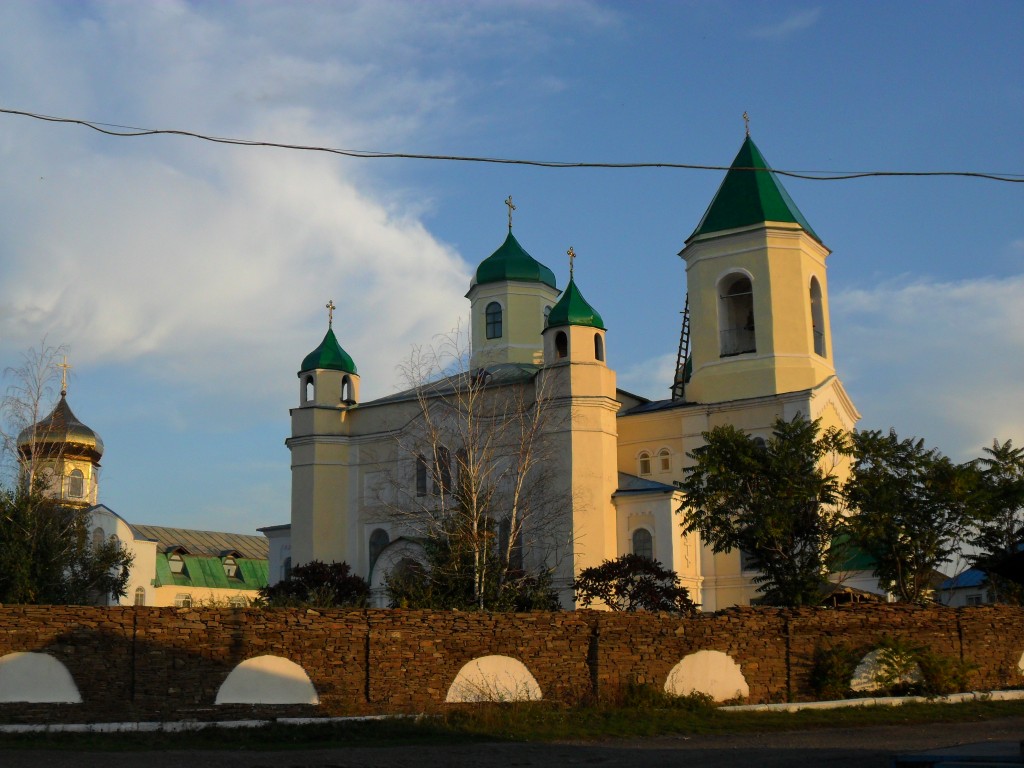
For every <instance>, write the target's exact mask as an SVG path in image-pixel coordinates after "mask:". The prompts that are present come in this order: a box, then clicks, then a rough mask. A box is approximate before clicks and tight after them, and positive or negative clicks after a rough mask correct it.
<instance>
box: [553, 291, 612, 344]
mask: <svg viewBox="0 0 1024 768" xmlns="http://www.w3.org/2000/svg"><path fill="white" fill-rule="evenodd" d="M559 325H589V326H591V327H592V328H600V329H601V330H602V331H603V330H605V327H604V320H602V319H601V315H599V314H598V313H597V310H596V309H594V308H593V307H592V306H590V304H588V303H587V300H586V299H584V298H583V294H582V293H580V289H579V288H577V287H576V282H575V281H574V280H573V279H572V278H569V285H568V286H566V288H565V292H564V293H562V298H560V299H559V300H558V303H557V304H555V306H553V307H552V308H551V313H550V314H549V315H548V328H554V327H556V326H559Z"/></svg>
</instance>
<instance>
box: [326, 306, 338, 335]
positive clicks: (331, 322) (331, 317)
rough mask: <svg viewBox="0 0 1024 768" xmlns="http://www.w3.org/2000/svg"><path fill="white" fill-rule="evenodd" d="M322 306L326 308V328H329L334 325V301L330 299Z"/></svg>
mask: <svg viewBox="0 0 1024 768" xmlns="http://www.w3.org/2000/svg"><path fill="white" fill-rule="evenodd" d="M324 306H325V307H327V327H328V328H330V327H331V326H333V325H334V310H336V309H337V307H336V306H334V299H330V300H329V301H328V302H327V303H326V304H324Z"/></svg>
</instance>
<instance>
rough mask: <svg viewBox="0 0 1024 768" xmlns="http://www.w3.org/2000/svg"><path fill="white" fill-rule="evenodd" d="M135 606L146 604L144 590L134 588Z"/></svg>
mask: <svg viewBox="0 0 1024 768" xmlns="http://www.w3.org/2000/svg"><path fill="white" fill-rule="evenodd" d="M135 604H136V605H145V604H146V588H145V587H136V588H135Z"/></svg>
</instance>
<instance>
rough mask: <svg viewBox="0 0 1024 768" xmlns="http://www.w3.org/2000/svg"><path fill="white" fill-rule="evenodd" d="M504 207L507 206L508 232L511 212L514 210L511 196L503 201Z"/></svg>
mask: <svg viewBox="0 0 1024 768" xmlns="http://www.w3.org/2000/svg"><path fill="white" fill-rule="evenodd" d="M505 205H507V206H508V231H509V232H511V231H512V211H514V210H515V209H516V206H515V204H514V203H513V202H512V195H509V196H508V197H507V198H506V199H505Z"/></svg>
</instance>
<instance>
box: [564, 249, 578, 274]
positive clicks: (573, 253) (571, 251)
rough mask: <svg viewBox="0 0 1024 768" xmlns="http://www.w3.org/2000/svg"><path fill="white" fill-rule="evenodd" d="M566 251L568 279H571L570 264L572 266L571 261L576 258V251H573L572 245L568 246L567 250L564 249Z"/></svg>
mask: <svg viewBox="0 0 1024 768" xmlns="http://www.w3.org/2000/svg"><path fill="white" fill-rule="evenodd" d="M566 253H567V254H568V255H569V280H570V281H572V266H573V265H572V262H573V259H575V258H576V251H574V250H573V249H572V246H571V245H570V246H569V250H568V251H566Z"/></svg>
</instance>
